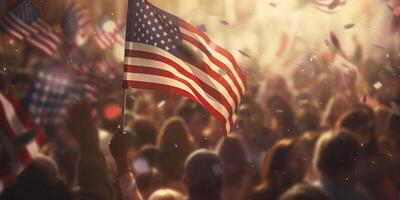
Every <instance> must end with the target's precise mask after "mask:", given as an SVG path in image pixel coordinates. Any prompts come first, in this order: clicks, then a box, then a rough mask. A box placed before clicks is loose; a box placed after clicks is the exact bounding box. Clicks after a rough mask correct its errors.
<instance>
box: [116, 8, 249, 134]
mask: <svg viewBox="0 0 400 200" xmlns="http://www.w3.org/2000/svg"><path fill="white" fill-rule="evenodd" d="M123 84H124V88H141V89H155V90H163V91H168V92H171V93H175V94H178V95H181V96H186V97H189V98H191V99H193V100H194V101H196V102H197V103H199V104H201V105H202V106H204V107H205V108H206V109H207V110H208V111H209V112H210V113H211V114H212V115H213V116H214V117H216V118H217V119H218V120H219V121H220V122H221V123H222V124H223V128H224V133H225V134H227V133H228V132H229V130H230V129H231V127H232V126H233V124H234V122H235V119H236V114H235V111H236V108H237V106H238V105H239V103H240V100H241V98H242V96H243V94H244V92H245V85H246V81H245V77H244V75H243V73H242V71H241V70H240V69H239V67H238V65H237V63H236V61H235V59H234V58H233V56H232V55H231V54H230V53H229V52H228V51H226V50H225V49H223V48H221V47H219V46H218V45H216V44H215V43H213V42H212V41H211V40H210V39H209V38H208V37H207V36H206V35H205V34H204V33H203V32H201V31H199V30H197V29H196V28H195V27H194V26H192V25H190V24H189V23H187V22H186V21H184V20H182V19H180V18H178V17H176V16H174V15H171V14H169V13H167V12H165V11H163V10H161V9H159V8H157V7H155V6H154V5H152V4H151V3H149V2H148V1H146V0H129V4H128V22H127V30H126V44H125V65H124V81H123Z"/></svg>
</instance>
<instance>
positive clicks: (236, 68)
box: [178, 19, 246, 87]
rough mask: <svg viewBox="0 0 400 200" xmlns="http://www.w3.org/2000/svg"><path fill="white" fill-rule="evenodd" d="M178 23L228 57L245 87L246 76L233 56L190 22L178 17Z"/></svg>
mask: <svg viewBox="0 0 400 200" xmlns="http://www.w3.org/2000/svg"><path fill="white" fill-rule="evenodd" d="M178 23H179V25H181V26H182V27H184V28H186V29H187V30H189V31H191V32H193V33H195V34H197V35H199V36H200V37H202V38H203V39H204V40H205V41H206V42H207V43H208V44H212V45H213V47H214V48H213V49H215V50H216V51H217V52H218V53H220V54H221V55H223V56H225V57H226V58H228V60H229V61H230V62H231V63H232V65H233V67H234V69H235V71H236V73H237V74H238V75H239V77H240V79H241V80H242V82H243V85H244V86H245V87H246V78H245V76H244V74H243V73H242V71H241V70H240V68H239V66H238V65H237V63H236V61H235V58H233V56H232V55H231V54H230V53H229V52H228V51H227V50H225V49H224V48H222V47H220V46H218V45H217V44H215V43H214V42H212V41H211V40H210V38H208V36H207V35H206V34H204V33H203V32H201V31H199V30H197V29H196V28H195V27H194V26H192V25H191V24H189V23H187V22H185V21H184V20H182V19H178Z"/></svg>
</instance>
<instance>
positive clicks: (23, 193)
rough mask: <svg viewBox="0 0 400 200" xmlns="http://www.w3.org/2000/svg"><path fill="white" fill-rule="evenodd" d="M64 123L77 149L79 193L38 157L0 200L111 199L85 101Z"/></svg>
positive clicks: (48, 163) (51, 162)
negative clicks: (78, 153) (78, 152)
mask: <svg viewBox="0 0 400 200" xmlns="http://www.w3.org/2000/svg"><path fill="white" fill-rule="evenodd" d="M66 123H67V125H68V128H69V130H70V132H71V134H72V135H73V136H74V138H75V139H76V141H77V143H78V145H79V148H80V158H79V161H78V166H77V167H78V186H79V189H78V190H77V191H72V190H71V189H72V188H70V187H68V186H67V185H66V184H65V183H64V182H62V181H61V179H60V177H59V172H58V167H57V166H56V164H55V163H54V161H53V160H50V159H48V158H45V157H38V158H36V159H34V160H33V162H31V163H30V164H29V165H28V166H27V167H26V168H25V170H24V171H23V172H22V173H21V174H20V175H19V176H18V177H17V178H16V180H15V182H14V183H13V184H12V185H11V186H10V187H8V188H7V189H6V190H5V191H4V192H3V193H2V194H1V196H0V199H1V200H24V199H27V200H28V199H44V200H46V199H49V200H50V199H61V200H63V199H65V200H75V199H76V200H80V199H82V200H91V199H93V200H95V199H96V200H97V199H98V200H109V199H114V193H113V187H112V184H111V182H110V180H109V179H108V176H107V175H106V174H107V166H106V161H105V158H104V156H103V154H102V153H101V151H100V148H99V138H98V134H97V130H96V126H95V124H94V121H93V119H92V117H91V113H90V107H89V104H88V103H87V102H86V101H83V102H80V103H75V104H73V105H72V106H71V107H70V108H69V110H68V115H67V118H66ZM99 174H100V176H99Z"/></svg>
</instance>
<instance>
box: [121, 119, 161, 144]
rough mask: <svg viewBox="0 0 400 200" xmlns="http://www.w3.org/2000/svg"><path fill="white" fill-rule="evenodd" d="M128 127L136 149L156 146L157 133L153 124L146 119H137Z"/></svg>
mask: <svg viewBox="0 0 400 200" xmlns="http://www.w3.org/2000/svg"><path fill="white" fill-rule="evenodd" d="M128 127H129V128H130V130H131V131H132V132H133V134H134V136H135V138H134V142H135V143H136V145H135V146H136V148H137V149H140V148H141V147H142V146H144V145H156V142H157V134H158V132H157V128H156V126H155V124H154V122H152V121H150V120H149V119H146V118H137V119H134V120H133V121H132V122H131V123H130V124H129V125H128Z"/></svg>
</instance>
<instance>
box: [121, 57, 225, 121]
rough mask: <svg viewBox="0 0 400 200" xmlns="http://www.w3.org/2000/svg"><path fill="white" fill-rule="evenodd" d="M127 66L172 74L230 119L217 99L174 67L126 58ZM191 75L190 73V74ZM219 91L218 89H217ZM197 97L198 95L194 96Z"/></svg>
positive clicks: (151, 61) (148, 60) (142, 59)
mask: <svg viewBox="0 0 400 200" xmlns="http://www.w3.org/2000/svg"><path fill="white" fill-rule="evenodd" d="M125 64H128V65H138V66H143V67H149V68H154V69H163V70H166V71H169V72H171V73H172V74H174V75H175V76H177V77H179V78H181V79H183V80H185V81H187V82H188V83H189V84H190V85H191V86H193V88H194V89H195V90H196V91H197V92H198V93H199V94H200V96H201V97H203V98H204V99H205V100H206V101H207V102H209V103H210V105H211V106H212V107H213V108H214V109H215V110H217V111H218V112H219V113H221V114H222V115H223V116H224V117H225V119H227V118H228V117H229V112H228V111H227V110H226V108H225V107H224V106H223V105H222V104H221V103H219V102H218V101H217V100H216V99H215V98H213V97H212V96H211V95H209V94H208V93H207V92H205V91H204V90H203V89H202V88H201V87H200V86H199V85H198V84H197V83H196V82H194V81H193V80H192V79H190V78H188V77H186V76H185V75H183V74H181V73H180V72H179V71H178V70H176V69H175V68H174V67H171V66H170V65H168V64H166V63H163V62H160V61H156V60H152V59H145V58H126V59H125ZM189 73H190V72H189ZM215 89H216V90H218V89H217V88H215ZM194 96H195V97H196V95H194Z"/></svg>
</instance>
